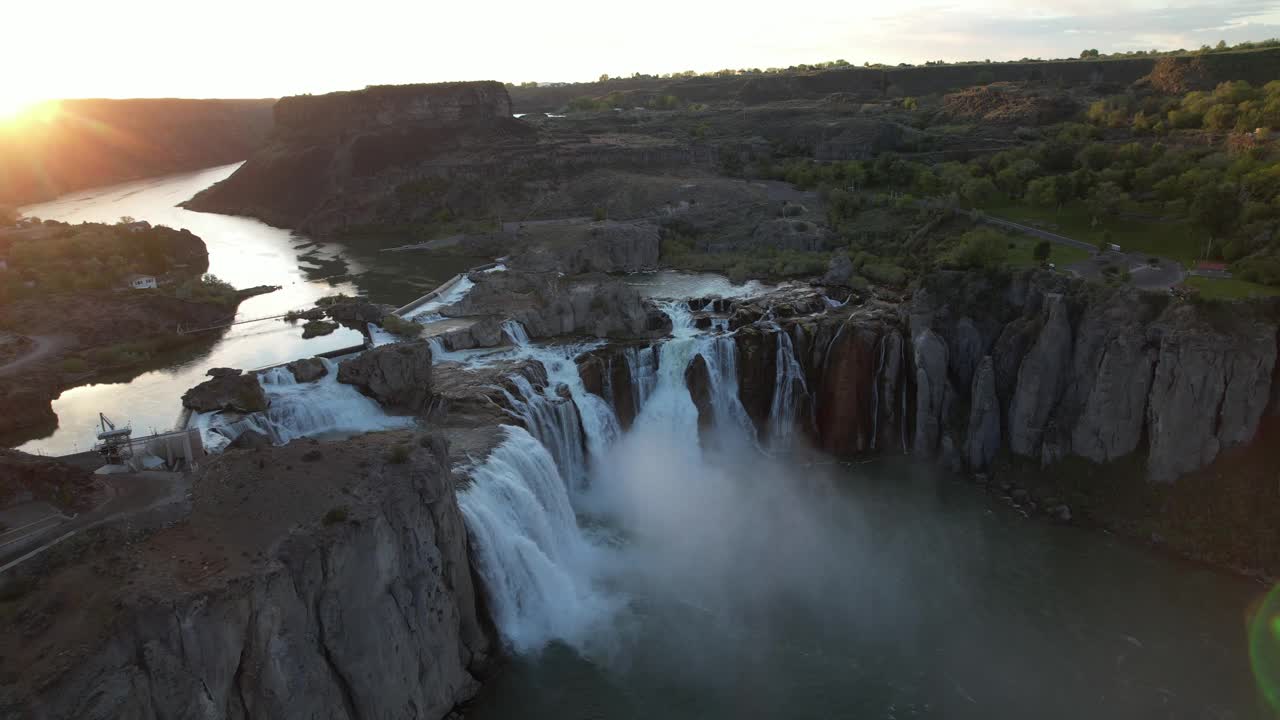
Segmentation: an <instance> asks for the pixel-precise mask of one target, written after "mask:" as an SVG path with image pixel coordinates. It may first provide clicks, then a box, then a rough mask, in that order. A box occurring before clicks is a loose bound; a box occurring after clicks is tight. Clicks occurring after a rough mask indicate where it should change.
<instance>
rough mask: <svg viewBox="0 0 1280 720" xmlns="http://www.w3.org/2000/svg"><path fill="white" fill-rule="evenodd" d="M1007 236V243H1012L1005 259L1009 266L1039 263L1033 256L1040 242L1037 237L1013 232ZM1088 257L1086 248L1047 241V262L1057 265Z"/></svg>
mask: <svg viewBox="0 0 1280 720" xmlns="http://www.w3.org/2000/svg"><path fill="white" fill-rule="evenodd" d="M1008 237H1009V243H1010V244H1011V245H1013V247H1011V248H1009V259H1008V260H1007V261H1006V262H1007V263H1008V265H1009V266H1010V267H1016V268H1029V267H1036V266H1038V265H1039V264H1040V263H1039V262H1038V261H1037V260H1036V258H1035V249H1036V245H1038V244H1040V240H1039V239H1038V238H1033V237H1027V236H1026V235H1015V234H1010V235H1009V236H1008ZM1088 257H1089V251H1087V250H1081V249H1080V248H1074V247H1070V246H1068V245H1059V244H1057V243H1049V262H1051V263H1053V264H1055V265H1057V266H1059V267H1062V266H1064V265H1068V264H1070V263H1073V262H1079V261H1081V260H1085V259H1088Z"/></svg>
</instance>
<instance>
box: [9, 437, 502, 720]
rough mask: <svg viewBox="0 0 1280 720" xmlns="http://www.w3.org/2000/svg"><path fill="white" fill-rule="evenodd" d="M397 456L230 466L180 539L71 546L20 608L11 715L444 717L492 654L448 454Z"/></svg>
mask: <svg viewBox="0 0 1280 720" xmlns="http://www.w3.org/2000/svg"><path fill="white" fill-rule="evenodd" d="M391 447H392V446H391V445H387V444H383V443H380V442H379V440H377V439H374V440H370V441H358V440H357V441H349V442H346V443H342V444H337V445H325V446H322V447H321V446H317V445H315V444H314V443H306V442H295V443H293V444H292V445H290V446H287V447H281V448H264V449H261V450H257V451H229V452H227V453H226V454H224V455H222V456H220V457H218V458H216V459H213V458H211V459H210V460H208V461H207V463H206V465H207V467H206V468H205V469H204V471H203V472H202V473H201V474H199V475H198V476H197V477H196V478H195V479H194V485H193V488H194V500H193V507H192V509H191V511H190V515H189V516H188V517H186V518H185V519H183V520H181V521H179V522H178V523H177V524H175V525H172V526H169V527H162V528H158V529H157V528H155V526H154V525H152V526H151V527H152V529H150V530H148V529H146V528H147V526H148V523H147V522H146V520H145V517H144V516H139V517H136V518H134V519H132V520H131V522H130V523H129V524H128V525H126V526H124V528H123V529H120V528H113V529H110V530H107V529H104V530H102V531H101V533H103V534H101V535H99V536H96V537H95V536H94V533H89V534H88V535H85V536H82V538H77V539H75V540H72V541H69V544H72V545H75V547H74V548H73V551H72V552H71V554H70V555H69V556H65V557H64V558H63V559H62V561H61V562H66V561H67V560H68V559H70V558H74V561H72V562H71V564H69V565H63V566H59V564H58V563H59V562H60V561H59V560H58V559H53V560H50V561H49V562H50V564H51V565H52V567H51V568H50V569H49V570H48V574H47V575H46V576H45V577H43V578H42V580H41V581H40V585H39V589H37V590H35V591H33V592H30V593H27V594H26V595H22V594H21V593H18V594H17V597H18V598H19V599H18V600H16V601H13V602H12V603H11V604H10V607H11V608H12V609H13V610H14V612H16V613H17V615H16V617H17V618H19V619H20V622H21V623H22V625H21V627H22V628H23V629H22V632H21V633H17V632H15V633H13V634H12V635H13V636H12V637H9V638H7V639H6V640H4V641H3V646H4V647H3V652H2V653H0V655H2V656H3V660H0V665H2V666H3V674H2V677H3V682H2V683H0V714H4V715H5V716H10V714H12V715H13V716H18V715H21V716H24V717H33V718H67V717H76V718H86V719H87V718H118V717H130V718H177V717H183V718H245V717H329V718H369V717H427V718H439V717H444V716H445V715H446V714H448V713H449V712H450V711H451V710H452V709H453V708H454V707H455V706H456V705H457V704H458V703H460V702H462V701H464V700H466V699H468V698H470V697H471V695H472V694H474V692H475V691H476V690H477V689H478V685H479V684H478V682H477V680H476V678H475V674H474V673H475V672H476V670H477V669H478V668H479V667H481V665H482V664H483V663H484V662H485V660H486V658H487V657H488V655H489V653H490V652H491V640H490V635H489V631H488V630H487V620H485V619H484V616H483V614H482V612H481V609H480V607H481V605H480V601H479V599H478V594H477V589H476V587H475V585H474V584H473V579H472V575H471V566H470V562H469V558H468V544H467V532H466V527H465V525H464V522H463V518H462V514H461V512H460V510H459V507H458V502H457V499H456V496H455V493H454V482H455V478H454V476H453V473H452V472H451V470H450V465H451V460H450V458H449V454H448V449H447V448H446V447H445V446H444V444H443V442H442V441H440V440H438V439H436V438H432V439H431V440H430V441H427V440H424V441H423V442H421V443H418V442H415V443H414V444H413V446H412V450H411V451H410V452H407V453H406V456H407V457H406V459H405V460H404V461H403V462H398V463H391V464H388V463H387V462H386V460H385V459H384V458H385V452H386V451H387V450H389V449H390V448H391ZM322 454H323V455H327V456H328V457H325V458H324V471H323V472H317V468H318V467H319V466H318V465H315V464H314V463H315V462H317V461H318V460H319V459H320V458H321V456H322ZM263 468H268V469H266V470H263ZM250 488H251V489H250ZM325 508H329V510H328V511H327V512H326V510H325ZM120 532H126V533H128V532H133V533H134V534H133V535H126V536H121V535H119V534H118V533H120ZM77 543H78V544H77ZM63 547H66V546H63ZM63 547H60V548H59V549H58V551H57V552H54V553H51V554H53V555H63V552H62V550H63ZM32 571H33V572H34V570H32ZM23 618H25V619H23ZM40 618H54V619H55V621H54V622H44V621H41V620H40ZM18 635H21V637H18Z"/></svg>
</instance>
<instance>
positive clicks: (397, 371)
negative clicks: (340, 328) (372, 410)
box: [338, 341, 431, 413]
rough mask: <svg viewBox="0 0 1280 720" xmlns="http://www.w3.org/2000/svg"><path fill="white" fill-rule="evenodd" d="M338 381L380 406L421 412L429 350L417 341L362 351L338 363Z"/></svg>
mask: <svg viewBox="0 0 1280 720" xmlns="http://www.w3.org/2000/svg"><path fill="white" fill-rule="evenodd" d="M338 382H341V383H346V384H348V385H354V386H356V387H358V388H360V390H361V392H363V393H365V394H366V395H369V396H370V397H372V398H375V399H376V400H377V401H378V402H379V403H381V404H382V405H383V407H387V408H392V409H396V410H402V411H407V412H411V413H420V412H423V411H424V410H426V409H427V407H428V405H429V404H430V402H431V347H430V346H429V345H428V344H427V342H426V341H417V342H409V343H394V344H391V345H383V346H381V347H376V348H374V349H372V350H366V351H365V352H363V353H361V354H360V355H358V356H356V357H354V358H351V359H350V360H344V361H342V364H340V365H339V366H338Z"/></svg>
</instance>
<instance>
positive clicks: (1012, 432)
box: [905, 273, 1276, 481]
mask: <svg viewBox="0 0 1280 720" xmlns="http://www.w3.org/2000/svg"><path fill="white" fill-rule="evenodd" d="M905 314H906V315H908V316H909V317H910V318H911V324H912V326H913V328H916V333H917V335H916V352H915V368H916V382H915V384H914V391H915V393H916V400H917V401H916V405H915V413H916V417H915V427H916V438H915V442H914V449H915V451H916V452H921V453H925V454H928V453H930V452H931V451H932V449H933V448H934V447H936V446H935V445H934V443H936V442H940V440H939V435H941V436H942V437H941V440H945V435H946V432H947V431H948V430H950V431H951V433H952V434H953V435H954V437H956V438H965V442H964V446H965V448H966V454H967V455H968V457H967V458H966V461H967V464H968V465H969V466H970V467H972V468H975V469H978V468H981V467H982V466H983V464H985V463H987V462H990V458H991V457H993V454H992V452H993V451H992V448H991V446H990V439H991V438H992V432H993V430H992V429H993V428H996V427H1002V428H1003V437H1002V440H1001V443H1000V445H999V448H1000V449H1008V450H1009V451H1010V452H1012V453H1015V454H1018V455H1023V456H1026V457H1029V458H1032V459H1035V460H1038V461H1039V462H1040V463H1041V464H1043V465H1049V464H1052V463H1055V462H1057V461H1058V460H1060V459H1062V458H1063V457H1066V456H1068V455H1076V456H1079V457H1083V458H1086V459H1089V460H1092V461H1094V462H1100V463H1101V462H1111V461H1114V460H1118V459H1120V458H1122V457H1125V456H1127V455H1130V454H1133V453H1135V452H1145V455H1146V464H1147V476H1148V477H1149V478H1150V479H1152V480H1156V481H1172V480H1174V479H1176V478H1177V477H1178V476H1180V475H1182V474H1185V473H1188V472H1191V471H1194V470H1197V469H1199V468H1202V467H1204V466H1206V465H1207V464H1209V463H1210V462H1212V461H1213V460H1214V459H1215V458H1216V457H1217V456H1218V454H1219V453H1220V451H1221V450H1223V449H1225V448H1228V447H1233V446H1238V445H1242V444H1245V443H1248V442H1249V441H1250V440H1251V439H1252V438H1253V436H1254V434H1255V433H1256V432H1257V429H1258V425H1259V420H1260V418H1261V417H1262V414H1263V413H1264V411H1265V410H1266V407H1267V405H1268V403H1269V401H1270V394H1271V389H1272V384H1273V381H1274V376H1275V367H1276V319H1275V316H1274V310H1271V309H1268V308H1267V307H1266V306H1265V305H1257V304H1255V305H1247V304H1241V305H1238V306H1235V307H1233V308H1231V310H1230V311H1229V312H1220V311H1219V309H1218V308H1215V307H1214V306H1213V305H1199V304H1194V303H1181V302H1173V303H1172V304H1171V303H1170V301H1169V300H1168V298H1166V297H1163V296H1159V295H1154V294H1151V293H1143V292H1140V291H1137V290H1133V289H1122V288H1120V289H1103V288H1097V287H1090V286H1085V285H1083V284H1081V283H1079V282H1066V281H1064V280H1063V279H1062V278H1061V277H1056V276H1052V275H1046V274H1037V273H1027V274H1021V275H1017V276H1015V277H1013V278H1011V279H1009V280H1008V282H1007V283H1006V284H1004V285H1003V286H993V285H991V284H990V283H989V281H988V280H987V279H984V278H981V277H977V276H971V275H965V274H959V273H942V274H940V275H936V276H933V277H930V278H929V279H928V280H927V281H926V283H925V287H924V288H923V289H922V290H921V291H919V292H918V293H917V294H916V297H915V298H914V299H913V300H912V301H911V303H910V305H909V306H908V308H907V310H906V313H905ZM987 328H991V330H988V329H987ZM990 338H994V340H992V339H990ZM957 355H963V356H964V358H965V359H964V360H961V359H958V358H957V357H956V356H957ZM975 355H977V356H978V357H982V361H981V364H979V365H978V368H981V369H980V370H979V371H977V372H974V374H973V382H972V383H968V384H965V383H962V382H960V381H961V380H962V379H963V377H964V376H965V375H966V374H967V373H968V368H969V367H970V363H969V360H968V359H967V358H971V357H974V356H975ZM947 356H949V358H950V359H949V361H947V360H944V359H943V358H944V357H947ZM988 357H989V359H990V365H991V367H990V374H991V377H990V380H988V378H987V377H985V373H986V370H985V366H986V364H987V362H988ZM944 365H945V366H946V367H947V368H948V369H949V371H950V375H949V377H948V376H947V373H945V372H943V370H942V368H943V366H944ZM949 381H954V382H950V383H949V384H947V385H945V386H944V385H943V383H944V382H949ZM940 387H942V388H943V389H942V390H941V391H940V390H939V388H940ZM955 391H960V392H962V393H963V394H962V395H955V396H953V397H954V399H955V400H956V401H957V402H955V403H948V401H947V400H946V398H947V397H948V393H949V392H955ZM992 392H994V395H995V400H994V407H995V408H997V409H998V410H999V414H1000V416H1001V417H1002V418H1003V419H1004V420H1003V422H1001V423H999V424H998V425H997V423H996V418H995V417H994V415H995V413H994V412H993V411H992V407H993V401H992V398H991V393H992ZM940 403H941V406H943V407H945V406H948V405H949V404H950V405H956V406H960V407H968V413H967V417H952V416H951V415H950V413H948V412H947V411H946V410H945V409H940ZM935 426H940V427H941V428H942V429H941V430H939V431H938V433H935V431H934V427H935ZM1144 440H1145V447H1144ZM975 448H976V449H977V450H979V451H980V452H977V454H976V455H975V453H974V450H975Z"/></svg>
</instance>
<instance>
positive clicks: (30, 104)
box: [0, 94, 58, 125]
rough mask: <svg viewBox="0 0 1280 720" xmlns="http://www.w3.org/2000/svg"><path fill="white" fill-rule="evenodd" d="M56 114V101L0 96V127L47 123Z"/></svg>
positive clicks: (18, 96)
mask: <svg viewBox="0 0 1280 720" xmlns="http://www.w3.org/2000/svg"><path fill="white" fill-rule="evenodd" d="M57 112H58V102H57V101H56V100H44V99H41V98H33V97H29V96H20V95H3V94H0V125H17V124H23V125H25V124H28V123H31V122H49V121H50V120H52V119H53V117H54V116H55V115H56V114H57Z"/></svg>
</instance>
